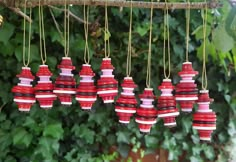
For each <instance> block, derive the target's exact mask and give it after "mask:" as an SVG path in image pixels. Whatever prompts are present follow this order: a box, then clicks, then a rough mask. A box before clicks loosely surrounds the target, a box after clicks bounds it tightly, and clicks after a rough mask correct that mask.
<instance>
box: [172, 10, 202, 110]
mask: <svg viewBox="0 0 236 162" xmlns="http://www.w3.org/2000/svg"><path fill="white" fill-rule="evenodd" d="M189 24H190V8H189V9H188V10H186V62H184V63H183V65H182V71H180V72H179V73H178V74H179V76H180V77H181V78H182V79H181V80H180V83H179V84H177V86H176V91H175V92H176V93H175V97H176V101H178V102H179V104H180V107H181V111H183V112H186V113H190V112H192V108H193V105H194V103H195V102H196V100H197V99H198V89H197V85H196V84H195V83H194V80H193V77H195V76H196V75H197V74H198V72H197V71H194V70H193V67H192V63H191V62H189V61H188V49H189Z"/></svg>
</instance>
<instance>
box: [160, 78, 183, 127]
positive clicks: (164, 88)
mask: <svg viewBox="0 0 236 162" xmlns="http://www.w3.org/2000/svg"><path fill="white" fill-rule="evenodd" d="M158 89H159V90H160V91H161V96H160V97H158V103H157V107H158V111H157V116H158V117H159V118H162V119H163V120H164V125H165V126H167V127H174V126H176V121H175V117H176V116H178V115H179V111H178V109H177V108H176V101H175V97H174V96H173V94H172V91H173V90H174V86H173V85H172V83H171V79H163V82H162V84H161V85H160V86H159V87H158Z"/></svg>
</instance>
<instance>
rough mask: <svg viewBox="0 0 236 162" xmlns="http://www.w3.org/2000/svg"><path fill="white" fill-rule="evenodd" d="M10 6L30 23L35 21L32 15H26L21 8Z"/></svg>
mask: <svg viewBox="0 0 236 162" xmlns="http://www.w3.org/2000/svg"><path fill="white" fill-rule="evenodd" d="M8 8H9V9H11V10H12V11H14V12H15V13H17V14H18V15H20V16H21V17H23V18H25V19H26V20H27V21H28V22H29V23H32V22H33V21H32V19H30V17H29V16H28V15H26V14H25V13H24V12H22V11H21V10H20V9H19V8H14V7H8Z"/></svg>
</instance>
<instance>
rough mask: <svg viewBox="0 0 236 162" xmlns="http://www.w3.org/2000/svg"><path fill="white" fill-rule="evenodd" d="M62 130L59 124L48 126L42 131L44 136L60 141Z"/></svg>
mask: <svg viewBox="0 0 236 162" xmlns="http://www.w3.org/2000/svg"><path fill="white" fill-rule="evenodd" d="M63 133H64V130H63V128H62V126H61V124H60V123H56V124H49V125H47V126H46V128H45V129H44V131H43V135H44V136H51V137H53V138H56V139H62V137H63Z"/></svg>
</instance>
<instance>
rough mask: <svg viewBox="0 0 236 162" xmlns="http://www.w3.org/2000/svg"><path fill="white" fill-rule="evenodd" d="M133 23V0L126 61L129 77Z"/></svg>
mask: <svg viewBox="0 0 236 162" xmlns="http://www.w3.org/2000/svg"><path fill="white" fill-rule="evenodd" d="M132 21H133V5H132V0H130V20H129V42H128V53H127V61H126V75H127V77H129V76H130V74H131V66H132V64H131V63H132V62H131V57H132Z"/></svg>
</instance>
